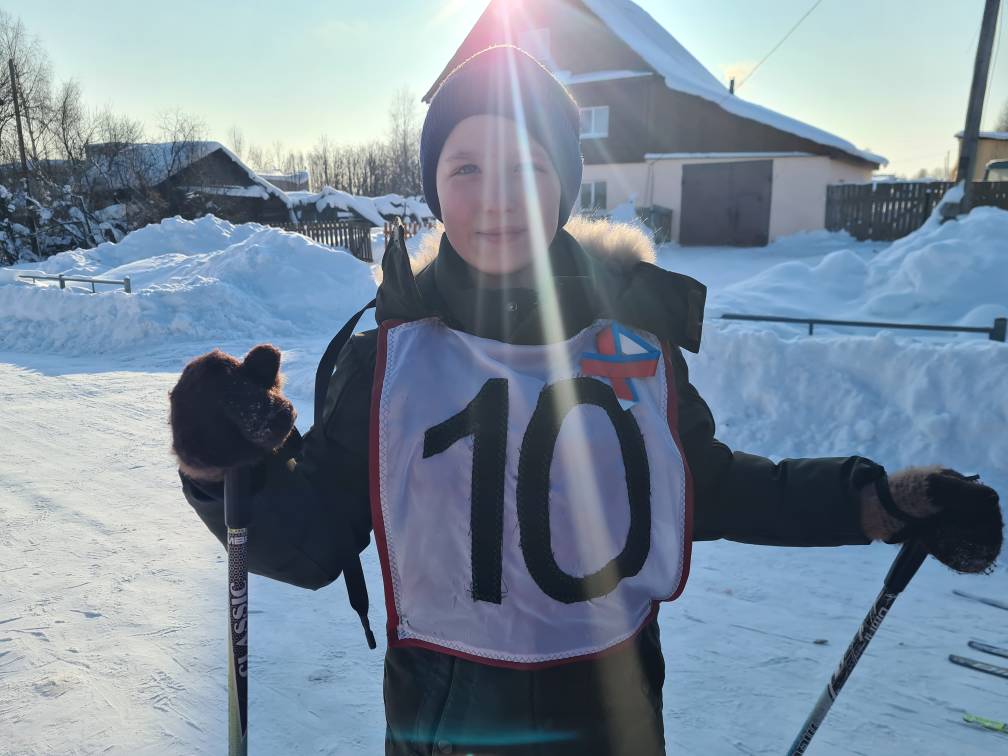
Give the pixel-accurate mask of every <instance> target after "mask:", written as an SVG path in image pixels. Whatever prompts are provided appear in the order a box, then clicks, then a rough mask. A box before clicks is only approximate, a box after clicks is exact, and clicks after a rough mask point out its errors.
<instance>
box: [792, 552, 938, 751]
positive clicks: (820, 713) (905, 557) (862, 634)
mask: <svg viewBox="0 0 1008 756" xmlns="http://www.w3.org/2000/svg"><path fill="white" fill-rule="evenodd" d="M927 554H928V552H927V549H925V548H924V546H923V545H921V544H920V542H918V541H916V540H909V541H907V542H906V543H904V544H903V548H901V549H900V552H899V554H898V555H897V557H896V560H895V561H894V562H893V564H892V567H890V568H889V574H887V575H886V579H885V584H884V585H883V587H882V592H881V593H879V595H878V598H876V599H875V603H874V604H873V605H872V608H871V610H870V611H869V612H868V615H867V616H866V617H865V618H864V621H863V622H862V623H861V628H860V629H859V630H858V632H857V635H855V636H854V640H852V641H851V643H850V645H849V646H848V647H847V651H846V652H845V653H844V657H843V660H842V661H841V662H840V666H839V667H837V670H836V672H834V673H833V677H832V678H830V681H829V684H828V685H827V686H826V690H824V691H823V692H822V694H821V695H820V696H819V700H818V701H816V704H815V706H814V707H813V708H812V713H811V714H809V715H808V718H807V719H806V720H805V724H804V725H803V726H802V729H801V732H800V733H799V734H798V737H796V738H795V739H794V742H793V743H791V747H790V748H789V749H788V756H800V754H803V753H805V749H806V748H808V745H809V743H810V742H811V740H812V736H813V735H815V733H816V730H818V729H819V725H821V724H822V721H823V719H825V718H826V713H827V712H828V711H829V710H830V707H831V706H832V705H833V702H834V701H835V700H836V697H837V696H838V695H840V690H841V688H843V686H844V684H845V683H846V682H847V678H848V677H850V674H851V672H853V671H854V665H855V664H857V663H858V659H860V658H861V654H863V653H864V650H865V649H866V648H867V647H868V643H869V641H871V639H872V637H873V636H874V635H875V631H876V630H878V627H879V625H881V624H882V620H884V619H885V616H886V614H888V612H889V609H890V608H892V605H893V602H894V601H896V597H897V596H898V595H899V594H900V593H901V592H902V591H903V589H904V588H906V587H907V584H908V583H909V582H910V579H911V578H912V577H913V576H914V574H915V573H916V572H917V570H918V568H919V567H920V566H921V564H923V563H924V559H925V557H927Z"/></svg>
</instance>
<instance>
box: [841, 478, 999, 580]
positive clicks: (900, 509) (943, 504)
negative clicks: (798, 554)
mask: <svg viewBox="0 0 1008 756" xmlns="http://www.w3.org/2000/svg"><path fill="white" fill-rule="evenodd" d="M861 527H862V529H863V530H864V533H865V535H866V536H868V537H869V538H871V539H873V540H876V539H881V540H885V541H886V542H887V543H899V542H901V541H904V540H906V539H907V538H911V537H912V538H918V539H920V540H921V541H922V542H923V543H924V544H925V545H926V546H927V549H928V551H929V552H930V553H931V554H932V555H933V556H934V557H935V558H936V559H938V560H939V561H940V562H942V563H943V564H946V565H948V566H949V567H951V568H952V569H954V570H956V571H957V572H987V571H989V570H990V568H991V566H992V565H993V564H994V560H995V559H997V556H998V554H999V553H1000V551H1001V545H1002V540H1003V537H1004V536H1003V533H1002V530H1003V528H1004V523H1003V521H1002V517H1001V507H1000V505H999V503H998V495H997V491H995V490H994V489H993V488H991V487H990V486H985V485H984V484H983V483H981V482H980V481H979V480H978V476H971V477H966V476H964V475H962V474H961V473H958V472H956V471H955V470H950V469H948V468H943V467H938V466H935V467H910V468H907V469H905V470H900V471H899V472H897V473H895V474H893V475H892V476H890V477H889V481H888V485H887V484H886V481H885V479H882V480H880V481H879V482H878V484H876V485H869V486H866V487H865V488H864V489H863V490H862V491H861Z"/></svg>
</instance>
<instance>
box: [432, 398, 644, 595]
mask: <svg viewBox="0 0 1008 756" xmlns="http://www.w3.org/2000/svg"><path fill="white" fill-rule="evenodd" d="M581 404H587V405H592V406H595V407H599V408H600V409H602V410H603V411H604V412H605V413H606V415H607V416H608V417H609V421H610V422H611V423H612V425H613V428H614V430H615V431H616V437H617V439H618V440H619V445H620V454H621V456H622V460H623V469H624V473H625V477H626V486H627V494H628V501H629V506H630V528H629V530H628V532H627V538H626V542H625V543H624V545H623V549H622V550H621V551H620V553H619V554H618V555H617V556H616V557H614V558H613V559H611V560H609V562H607V563H606V564H605V565H603V567H602V568H601V569H599V570H597V571H596V572H593V573H591V574H589V575H584V576H576V575H571V574H569V573H567V572H565V571H564V570H563V569H562V568H561V567H560V565H558V564H557V562H556V558H555V557H554V555H553V546H552V543H553V542H552V534H551V532H550V518H549V495H550V467H551V465H552V461H553V454H554V451H555V450H556V442H557V438H558V437H559V435H560V429H561V427H562V426H563V423H564V420H565V419H566V417H567V415H568V414H569V413H570V411H571V410H572V409H574V408H575V407H577V406H579V405H581ZM507 420H508V383H507V380H506V379H504V378H492V379H490V380H488V381H487V382H486V383H484V384H483V387H482V388H481V389H480V391H479V393H478V394H476V397H475V398H474V399H473V400H472V401H471V402H469V404H468V405H466V407H465V409H463V410H462V411H461V412H459V413H458V414H456V415H453V416H452V417H450V418H448V419H447V420H445V421H444V422H443V423H439V424H438V425H435V426H434V427H432V428H429V429H428V430H427V432H426V433H425V434H424V449H423V456H424V458H425V459H426V458H428V457H432V456H434V455H436V454H440V453H441V452H443V451H446V450H447V449H448V448H449V447H451V446H452V445H453V444H454V443H455V442H456V441H459V440H461V439H463V438H465V437H467V436H472V437H473V460H472V484H471V505H470V518H471V530H472V541H471V551H472V577H473V585H472V597H473V600H474V601H489V602H492V603H495V604H499V603H501V570H502V557H501V552H502V544H503V537H504V474H505V468H506V462H507V458H506V457H507ZM586 462H588V461H587V460H586ZM516 498H517V502H516V503H517V509H518V528H519V538H520V542H521V550H522V557H523V559H524V560H525V565H526V566H527V567H528V570H529V574H531V576H532V578H533V580H535V582H536V584H537V585H538V586H539V587H540V588H541V589H542V591H543V592H544V593H545V594H546V595H548V596H550V597H552V598H554V599H556V600H557V601H561V602H563V603H565V604H571V603H575V602H579V601H587V600H588V599H592V598H597V597H599V596H604V595H605V594H607V593H609V592H610V591H612V590H613V589H614V588H615V587H616V586H617V584H619V582H620V580H622V579H623V578H625V577H631V576H633V575H636V574H637V573H638V572H640V570H641V568H642V567H643V566H644V561H645V560H646V559H647V555H648V551H649V550H650V546H651V471H650V467H649V465H648V459H647V452H646V450H645V447H644V437H643V435H642V434H641V431H640V426H639V425H638V424H637V420H636V419H635V418H634V416H633V414H632V413H631V412H630V411H629V410H623V409H622V408H621V407H620V404H619V401H618V400H617V398H616V395H615V394H614V393H613V391H612V389H611V388H610V387H609V386H607V385H606V384H604V383H602V382H601V381H598V380H596V379H594V378H569V379H566V380H563V381H558V382H557V383H553V384H550V385H549V386H547V387H546V388H544V389H543V390H542V392H541V393H540V394H539V399H538V401H537V403H536V408H535V411H534V412H533V413H532V418H531V419H530V420H529V424H528V427H527V428H526V429H525V434H524V436H523V437H522V444H521V450H520V452H519V456H518V482H517V490H516Z"/></svg>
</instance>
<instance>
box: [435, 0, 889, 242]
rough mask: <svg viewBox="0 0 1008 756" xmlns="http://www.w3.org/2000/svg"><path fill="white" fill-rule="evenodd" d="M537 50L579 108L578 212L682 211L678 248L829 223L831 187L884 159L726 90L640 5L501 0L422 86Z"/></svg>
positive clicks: (615, 0) (676, 228)
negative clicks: (469, 65)
mask: <svg viewBox="0 0 1008 756" xmlns="http://www.w3.org/2000/svg"><path fill="white" fill-rule="evenodd" d="M502 43H511V44H516V45H518V46H519V47H522V48H523V49H525V50H527V51H528V52H530V53H531V54H532V55H534V56H535V57H536V58H538V59H539V60H540V61H541V62H542V63H543V64H544V65H546V66H547V67H548V68H549V69H550V70H552V71H553V72H554V74H555V75H556V76H557V77H558V78H559V79H560V81H562V82H563V83H564V84H565V85H566V86H567V87H568V89H569V90H570V92H571V94H572V95H573V96H574V99H575V100H577V102H578V104H579V105H580V107H581V140H582V144H581V147H582V153H583V155H584V162H585V165H584V183H583V184H582V187H581V196H580V208H581V209H582V210H591V209H597V210H601V211H610V210H611V209H613V208H615V207H616V206H619V205H622V204H623V203H625V202H627V201H629V200H633V201H635V202H636V205H637V207H638V212H641V208H646V209H647V210H646V211H645V212H652V214H653V213H654V211H655V210H661V211H667V210H671V211H672V213H671V215H672V218H671V223H670V225H671V228H670V236H671V239H672V240H674V241H678V242H679V243H681V244H705V245H721V244H735V245H746V246H748V245H761V244H766V243H768V242H769V241H772V240H773V239H775V238H777V237H779V236H783V235H786V234H791V233H794V232H796V231H803V230H811V229H820V228H823V227H824V225H825V209H826V187H827V186H829V185H831V184H838V183H864V182H868V181H870V180H871V175H872V172H873V171H874V170H876V169H877V168H879V167H880V166H881V165H884V164H885V163H886V160H885V158H883V157H881V156H879V155H875V154H873V153H871V152H868V151H865V150H861V149H858V148H857V147H855V146H854V145H853V144H851V143H850V142H848V141H846V140H844V139H842V138H841V137H838V136H836V135H834V134H830V133H828V132H826V131H823V130H821V129H818V128H816V127H814V126H810V125H808V124H806V123H802V122H801V121H798V120H796V119H794V118H790V117H788V116H785V115H782V114H780V113H777V112H775V111H772V110H770V109H768V108H764V107H762V106H760V105H756V104H755V103H751V102H748V101H746V100H743V99H741V98H739V97H736V96H735V95H734V94H732V93H731V92H729V91H728V89H727V88H725V87H724V86H723V85H722V84H721V83H720V82H719V81H718V80H717V78H716V77H714V76H713V75H712V74H711V73H710V72H709V71H708V70H707V69H705V68H704V67H703V65H701V64H700V62H699V61H697V59H696V58H694V57H693V56H692V55H691V54H690V53H689V52H688V51H687V50H686V48H684V47H683V46H682V45H681V44H680V43H679V42H678V41H677V40H676V39H675V38H674V37H673V36H672V35H671V34H669V32H668V31H666V30H665V29H664V28H662V26H661V25H659V24H658V23H657V22H656V21H655V20H654V19H653V18H652V17H651V16H650V15H648V14H647V13H646V12H645V11H644V10H642V9H641V8H640V7H638V6H637V5H636V4H635V3H633V2H630V0H539V2H534V3H533V2H516V1H515V0H491V2H490V3H489V5H488V6H487V8H486V9H485V10H484V12H483V14H482V15H481V16H480V18H479V19H478V20H477V21H476V23H475V25H474V26H473V27H472V29H471V30H470V31H469V33H468V34H467V35H466V37H465V39H464V40H463V41H462V43H461V44H460V45H459V47H458V49H457V50H456V51H455V54H454V55H453V56H452V57H451V59H450V60H449V61H448V62H447V63H446V65H445V67H444V70H443V71H442V72H441V74H440V75H439V76H438V77H437V79H436V80H435V81H434V83H433V85H432V86H431V88H430V90H429V91H428V92H427V94H426V95H424V97H423V100H424V102H428V103H429V102H430V100H431V98H432V97H433V95H434V92H435V91H436V90H437V87H438V86H439V85H440V84H441V81H442V80H443V79H444V78H445V77H446V76H447V75H448V74H449V73H450V72H451V71H452V69H453V68H454V67H455V66H456V65H458V64H459V63H461V62H462V61H463V60H465V58H467V57H469V56H470V55H473V54H475V53H477V52H479V51H480V50H482V49H484V48H485V47H488V46H490V45H492V44H502Z"/></svg>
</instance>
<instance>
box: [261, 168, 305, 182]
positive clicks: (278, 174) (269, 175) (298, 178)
mask: <svg viewBox="0 0 1008 756" xmlns="http://www.w3.org/2000/svg"><path fill="white" fill-rule="evenodd" d="M256 173H258V174H259V175H260V176H262V177H263V178H264V179H266V180H267V181H272V182H277V181H286V182H288V183H291V184H307V183H308V171H291V172H290V173H285V172H283V171H274V170H269V171H256Z"/></svg>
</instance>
